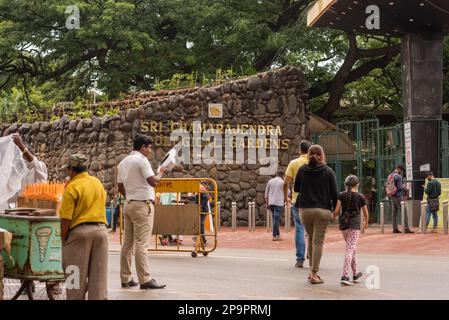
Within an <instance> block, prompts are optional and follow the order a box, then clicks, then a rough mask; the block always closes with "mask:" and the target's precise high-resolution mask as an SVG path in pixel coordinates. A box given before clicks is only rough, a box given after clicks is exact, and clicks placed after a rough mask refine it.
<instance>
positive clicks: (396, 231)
mask: <svg viewBox="0 0 449 320" xmlns="http://www.w3.org/2000/svg"><path fill="white" fill-rule="evenodd" d="M393 233H402V232H401V231H399V229H394V230H393Z"/></svg>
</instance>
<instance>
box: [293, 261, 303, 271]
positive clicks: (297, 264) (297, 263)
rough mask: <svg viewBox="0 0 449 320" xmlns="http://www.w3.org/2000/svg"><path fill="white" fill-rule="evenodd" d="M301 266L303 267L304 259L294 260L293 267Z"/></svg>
mask: <svg viewBox="0 0 449 320" xmlns="http://www.w3.org/2000/svg"><path fill="white" fill-rule="evenodd" d="M303 267H304V261H301V260H298V261H296V263H295V268H299V269H301V268H303Z"/></svg>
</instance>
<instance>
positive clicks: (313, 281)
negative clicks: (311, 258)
mask: <svg viewBox="0 0 449 320" xmlns="http://www.w3.org/2000/svg"><path fill="white" fill-rule="evenodd" d="M316 276H317V278H318V279H310V283H311V284H321V283H324V281H323V279H321V277H320V276H319V275H316Z"/></svg>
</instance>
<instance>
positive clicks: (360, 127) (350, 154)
mask: <svg viewBox="0 0 449 320" xmlns="http://www.w3.org/2000/svg"><path fill="white" fill-rule="evenodd" d="M439 126H440V135H439V142H438V143H439V146H440V154H439V157H440V159H439V163H440V170H439V171H440V175H439V176H440V177H441V178H449V124H448V123H447V122H446V121H440V122H439ZM329 137H331V138H332V139H329ZM312 140H313V142H314V143H318V144H321V145H322V146H323V147H324V149H325V151H326V154H327V155H328V161H327V163H328V165H329V166H330V167H332V168H333V169H334V171H335V175H336V177H337V183H338V187H339V190H340V191H341V190H344V179H345V178H346V176H348V175H349V174H355V175H357V176H358V177H359V178H360V180H361V184H360V192H361V193H363V194H365V196H366V198H367V200H368V206H369V209H370V210H369V211H370V222H378V221H379V220H380V219H379V218H380V203H381V202H383V203H384V205H385V213H386V222H387V223H388V222H389V221H390V210H389V207H390V201H389V200H388V197H387V195H386V192H385V185H386V181H387V177H388V175H389V174H390V173H391V172H393V170H394V169H395V167H396V166H397V165H398V164H404V163H405V148H404V124H403V123H401V124H398V125H396V126H391V127H380V125H379V121H378V120H377V119H372V120H363V121H353V122H343V123H338V124H337V130H336V131H335V132H324V133H321V134H314V135H313V136H312ZM334 149H335V151H333V150H334ZM329 151H330V152H329Z"/></svg>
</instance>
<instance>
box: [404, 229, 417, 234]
mask: <svg viewBox="0 0 449 320" xmlns="http://www.w3.org/2000/svg"><path fill="white" fill-rule="evenodd" d="M405 233H415V232H414V231H412V230H410V229H405Z"/></svg>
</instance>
